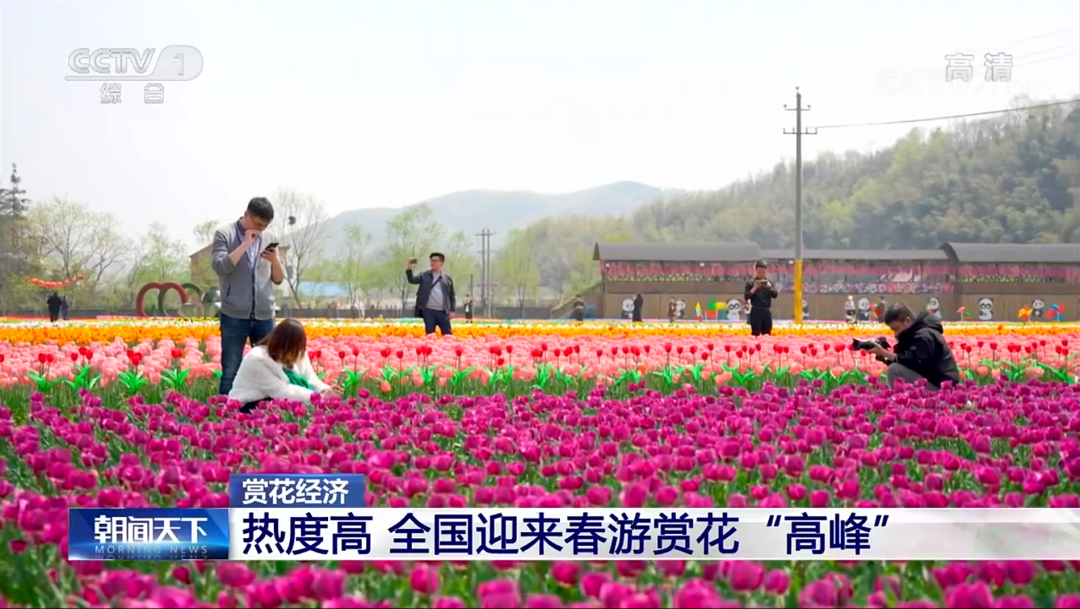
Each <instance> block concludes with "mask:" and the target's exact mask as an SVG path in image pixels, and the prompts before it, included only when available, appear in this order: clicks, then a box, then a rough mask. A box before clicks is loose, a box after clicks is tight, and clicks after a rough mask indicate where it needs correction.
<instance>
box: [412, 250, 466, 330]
mask: <svg viewBox="0 0 1080 609" xmlns="http://www.w3.org/2000/svg"><path fill="white" fill-rule="evenodd" d="M428 261H429V262H430V264H431V270H428V271H424V272H423V273H420V276H419V277H417V276H415V275H413V264H415V262H416V261H415V259H411V260H409V263H408V265H407V266H406V267H405V278H406V279H408V280H409V283H411V284H413V285H418V286H420V287H419V288H417V289H416V311H415V313H416V316H417V317H420V318H423V320H424V334H434V333H435V328H438V329H439V331H440V332H442V335H443V336H450V334H452V331H451V329H450V317H451V316H452V315H453V314H454V308H455V305H456V304H457V303H456V300H455V298H454V281H453V280H452V279H450V275H447V274H446V273H444V272H443V262H445V261H446V257H445V256H443V255H442V254H440V253H439V252H432V253H431V255H430V256H428Z"/></svg>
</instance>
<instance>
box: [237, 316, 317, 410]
mask: <svg viewBox="0 0 1080 609" xmlns="http://www.w3.org/2000/svg"><path fill="white" fill-rule="evenodd" d="M313 393H321V394H323V395H326V396H328V395H331V394H332V393H333V389H332V388H331V387H330V386H329V385H327V384H326V383H324V382H322V380H321V379H320V378H319V377H318V376H317V375H316V374H315V370H314V368H312V367H311V360H310V359H308V354H307V335H306V334H305V333H304V326H303V324H301V323H300V322H298V321H296V320H295V319H291V318H290V319H286V320H284V321H282V322H281V323H279V324H278V325H277V326H276V327H275V328H274V329H273V331H271V332H270V334H269V335H268V336H267V337H266V338H265V339H264V340H262V341H261V342H259V344H257V345H255V346H254V347H252V348H251V351H248V354H247V355H245V356H244V359H243V361H241V362H240V369H239V370H237V371H236V380H235V381H234V382H233V387H232V391H230V392H229V399H230V400H236V401H238V402H242V403H243V404H244V405H243V406H242V407H241V408H240V412H251V411H252V410H254V409H255V407H256V406H258V405H259V402H261V401H263V400H274V399H278V398H282V399H286V400H293V401H298V402H304V403H305V404H308V403H311V395H312V394H313Z"/></svg>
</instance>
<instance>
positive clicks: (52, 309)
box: [45, 292, 62, 323]
mask: <svg viewBox="0 0 1080 609" xmlns="http://www.w3.org/2000/svg"><path fill="white" fill-rule="evenodd" d="M61 304H62V303H61V300H60V295H59V294H57V293H56V292H53V293H52V295H51V296H49V297H48V298H46V299H45V306H46V307H48V308H49V321H51V322H53V323H56V320H58V319H60V305H61Z"/></svg>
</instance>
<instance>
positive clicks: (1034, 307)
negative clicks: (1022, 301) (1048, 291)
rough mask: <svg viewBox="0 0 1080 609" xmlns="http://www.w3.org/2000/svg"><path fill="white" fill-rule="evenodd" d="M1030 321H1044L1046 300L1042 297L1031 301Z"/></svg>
mask: <svg viewBox="0 0 1080 609" xmlns="http://www.w3.org/2000/svg"><path fill="white" fill-rule="evenodd" d="M1031 321H1046V301H1044V300H1043V299H1042V298H1036V299H1035V300H1034V301H1033V302H1032V303H1031Z"/></svg>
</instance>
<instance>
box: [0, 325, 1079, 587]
mask: <svg viewBox="0 0 1080 609" xmlns="http://www.w3.org/2000/svg"><path fill="white" fill-rule="evenodd" d="M161 327H164V326H161ZM983 332H984V333H983V334H982V335H960V334H958V335H956V336H951V335H950V340H951V341H952V343H953V347H954V349H955V351H956V353H957V358H958V360H959V361H960V363H961V365H962V367H963V368H964V370H965V372H966V374H967V376H968V380H966V381H965V382H964V383H962V384H961V386H958V387H954V388H946V389H945V390H944V391H942V392H939V393H926V392H924V391H922V390H921V389H920V388H913V387H905V388H900V389H898V390H896V391H895V392H894V391H892V390H890V389H888V388H885V387H883V386H881V384H880V382H879V381H878V380H877V375H879V374H880V372H881V366H880V364H878V363H876V362H874V361H873V359H872V358H867V357H865V356H862V355H858V354H856V353H853V352H851V351H850V350H849V348H848V344H849V342H850V341H849V340H848V339H847V337H846V336H845V335H840V334H835V335H833V336H826V335H812V336H811V335H791V336H785V337H776V338H770V339H765V340H763V341H760V342H751V341H750V340H749V339H748V338H745V337H740V336H738V335H720V336H718V335H716V334H715V333H714V334H713V335H707V334H704V333H698V334H693V335H687V334H684V335H673V336H668V337H664V336H659V335H651V334H649V333H648V332H644V331H643V332H642V333H641V334H637V335H633V336H634V337H633V338H625V337H616V336H613V335H611V334H608V333H605V332H597V333H594V334H592V335H589V334H559V333H558V332H553V333H549V334H546V335H537V334H532V335H529V334H526V333H524V332H519V333H518V334H514V335H509V336H502V335H491V336H487V337H483V338H473V339H461V338H460V337H459V338H456V339H445V340H431V339H421V338H406V337H396V336H390V337H385V338H382V339H381V340H380V339H376V338H374V337H372V336H367V335H363V334H356V335H336V336H323V337H321V338H316V339H314V340H313V341H312V345H311V348H312V349H313V350H314V351H317V352H318V353H317V354H315V355H317V357H315V360H316V362H317V365H318V366H319V368H320V370H321V371H322V372H324V373H325V374H326V376H327V377H328V378H334V379H337V378H338V377H340V378H341V380H342V382H343V383H344V384H346V385H347V391H348V395H349V396H354V397H349V398H348V399H346V400H345V401H342V400H339V399H336V398H335V399H329V400H325V401H322V400H317V401H316V403H315V404H314V405H313V406H311V407H304V406H301V405H299V404H287V403H277V404H274V405H272V406H269V407H268V408H265V409H263V410H259V411H256V412H255V413H253V414H251V415H241V414H240V413H238V412H236V408H238V405H237V404H231V405H230V404H225V403H222V401H221V399H220V398H218V397H214V396H212V393H213V389H214V387H215V385H216V378H215V371H216V369H217V364H216V363H215V362H216V361H217V360H218V359H219V355H220V345H219V342H218V341H217V340H216V339H215V338H214V337H212V336H210V337H209V338H206V339H205V340H199V339H197V338H195V337H187V338H184V337H185V336H186V334H185V333H184V332H183V330H175V329H174V338H173V340H169V339H164V340H160V341H157V342H153V341H151V340H144V341H141V342H137V343H127V342H124V341H123V340H122V339H120V340H116V341H112V342H105V343H96V344H91V343H82V344H81V345H80V344H75V343H72V344H61V345H57V344H23V345H12V344H3V343H0V355H2V356H3V361H2V362H0V382H2V383H3V388H2V389H0V403H2V404H3V406H2V407H0V525H2V526H0V597H2V598H0V601H3V602H0V606H3V605H4V604H5V603H6V604H10V605H15V606H35V607H44V606H93V607H114V606H120V607H181V606H196V607H204V606H205V607H210V606H220V607H238V606H245V607H268V608H269V607H280V606H312V607H313V606H323V607H464V606H469V607H561V606H578V607H628V608H629V607H677V608H691V607H740V606H746V607H750V606H762V607H782V606H803V607H839V606H870V607H887V606H891V607H935V606H948V607H1033V606H1040V607H1055V606H1056V607H1063V608H1064V607H1080V577H1078V575H1080V573H1078V572H1080V553H1078V556H1077V558H1078V560H1077V561H1072V562H1058V561H1045V562H1038V563H1036V562H1024V561H1003V562H982V563H949V564H946V563H926V562H908V563H873V562H858V563H837V562H817V563H787V562H775V563H756V562H693V561H690V562H679V561H660V562H652V563H645V562H640V561H621V562H614V563H607V564H601V563H515V562H498V561H494V562H475V563H467V564H466V563H415V564H413V563H409V564H406V563H395V562H365V563H360V562H356V563H348V562H345V563H324V564H320V563H305V564H300V563H291V564H290V563H246V564H245V563H221V564H213V563H100V562H76V563H68V562H67V561H66V560H65V558H64V557H65V555H66V536H67V515H66V509H67V508H68V507H69V506H82V507H95V506H100V507H123V506H126V507H140V506H181V507H183V506H208V507H220V506H225V505H227V503H228V498H227V495H226V482H227V480H228V475H229V474H230V473H234V472H235V473H240V472H256V471H263V472H297V473H301V472H312V473H315V472H338V473H363V474H366V475H367V478H368V492H369V497H368V500H369V504H370V505H376V506H394V507H406V506H432V507H455V506H466V505H469V506H488V505H491V506H519V507H560V506H567V507H584V506H620V505H621V506H627V507H639V506H656V507H662V506H673V505H682V506H690V507H710V506H729V507H753V506H761V507H770V508H776V507H781V506H806V507H835V506H847V507H876V506H881V507H981V506H1006V507H1020V506H1028V507H1051V508H1080V491H1078V489H1080V385H1077V384H1076V377H1075V374H1076V371H1077V370H1076V363H1077V351H1076V349H1077V345H1078V344H1080V336H1078V335H1077V333H1076V332H1075V330H1074V331H1073V333H1071V334H1069V333H1065V332H1061V333H1058V334H1049V333H1048V334H1043V335H1029V334H1024V333H1013V334H1008V335H1005V336H999V335H994V334H989V333H987V331H986V330H985V329H984V330H983ZM876 333H880V332H876ZM867 335H868V336H869V335H871V334H867ZM669 346H670V348H669ZM759 346H760V348H759ZM500 360H502V361H500ZM30 373H33V375H31V374H30Z"/></svg>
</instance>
